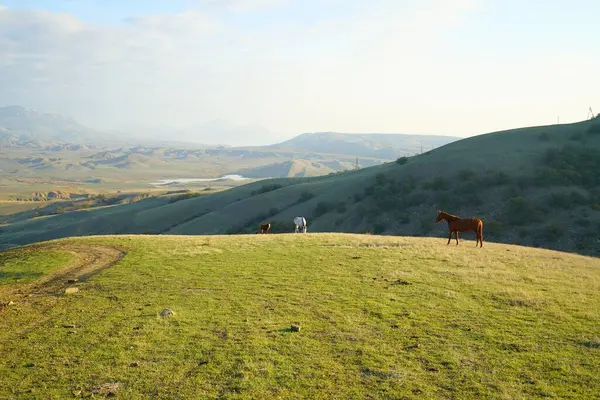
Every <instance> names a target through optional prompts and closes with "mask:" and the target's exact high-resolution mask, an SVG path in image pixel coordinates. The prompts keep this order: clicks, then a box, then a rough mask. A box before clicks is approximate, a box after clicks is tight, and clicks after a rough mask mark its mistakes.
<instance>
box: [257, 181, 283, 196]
mask: <svg viewBox="0 0 600 400" xmlns="http://www.w3.org/2000/svg"><path fill="white" fill-rule="evenodd" d="M282 187H283V185H280V184H278V183H272V184H269V185H263V186H261V187H260V189H257V190H253V191H252V192H251V193H250V196H256V195H259V194H262V193H267V192H272V191H273V190H277V189H281V188H282Z"/></svg>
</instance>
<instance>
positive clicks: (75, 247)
mask: <svg viewBox="0 0 600 400" xmlns="http://www.w3.org/2000/svg"><path fill="white" fill-rule="evenodd" d="M17 251H23V250H17ZM25 251H65V252H69V253H72V254H73V255H74V259H73V261H72V262H71V263H69V264H68V265H66V266H64V267H61V268H59V269H57V270H55V271H53V272H51V273H50V274H48V275H46V276H44V277H42V278H40V279H38V280H35V281H33V282H31V283H27V284H24V285H16V286H13V285H6V286H5V287H4V288H3V287H0V297H1V299H2V300H4V299H8V301H7V302H10V301H13V302H14V303H15V304H19V303H20V304H23V303H24V302H28V300H29V299H33V298H35V297H39V296H40V295H41V296H52V297H56V296H57V295H59V294H62V293H64V292H65V289H66V288H67V287H69V286H75V285H76V284H77V283H79V282H85V281H86V280H87V279H89V278H90V277H91V276H92V275H94V274H97V273H98V272H100V271H103V270H104V269H106V268H109V267H111V266H112V265H114V264H116V263H117V262H119V261H120V260H122V259H123V257H125V255H126V254H127V253H126V252H125V251H123V250H121V249H118V248H115V247H110V246H103V245H97V244H78V243H59V244H52V245H44V244H42V245H33V246H27V248H26V250H25ZM7 307H8V305H7V304H6V303H5V304H0V312H2V311H3V309H6V308H7Z"/></svg>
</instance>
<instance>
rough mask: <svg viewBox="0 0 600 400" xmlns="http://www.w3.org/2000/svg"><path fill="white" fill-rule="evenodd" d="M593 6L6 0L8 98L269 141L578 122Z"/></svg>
mask: <svg viewBox="0 0 600 400" xmlns="http://www.w3.org/2000/svg"><path fill="white" fill-rule="evenodd" d="M538 3H539V4H538ZM599 13H600V4H598V3H596V2H593V1H583V0H580V1H569V2H567V1H550V2H535V1H534V2H528V3H527V4H524V3H522V2H518V1H516V0H505V1H502V2H500V1H491V0H488V1H486V0H423V1H418V2H417V1H400V0H396V1H392V0H372V1H365V2H362V3H361V2H354V3H352V4H348V2H344V1H342V0H321V1H316V0H304V1H292V0H222V1H218V2H217V1H215V0H172V1H164V0H145V1H141V0H132V1H129V2H127V3H125V2H120V1H100V0H89V1H81V2H75V1H69V0H54V1H51V0H0V87H2V88H3V90H2V91H1V92H0V105H1V106H4V105H7V106H8V105H21V106H23V107H26V108H34V109H38V110H40V111H44V112H51V113H57V114H62V115H68V116H71V117H73V118H74V119H75V120H77V121H78V122H81V123H82V124H84V125H87V126H89V127H92V128H96V129H98V130H105V131H106V130H111V131H115V130H124V129H128V127H129V128H130V127H132V126H140V127H153V126H157V127H158V126H168V127H173V128H177V129H182V128H188V127H193V126H196V125H201V124H206V123H207V122H210V121H216V120H217V121H218V120H223V121H227V122H228V123H231V124H233V125H238V126H250V125H256V126H261V127H264V128H266V129H267V130H268V131H269V132H268V133H265V135H267V136H268V137H265V138H264V139H265V140H267V141H273V142H274V141H277V140H282V139H287V138H291V137H292V136H295V135H298V134H300V133H303V132H325V131H334V132H349V133H370V132H373V133H408V134H411V133H412V134H431V135H444V136H459V137H469V136H473V135H477V134H482V133H487V132H494V131H499V130H503V129H511V128H517V127H524V126H533V125H547V124H552V123H556V121H557V118H559V117H560V122H561V123H567V122H575V121H580V120H583V119H585V117H586V114H587V111H588V107H590V106H592V107H593V108H594V111H596V112H598V111H600V104H598V103H594V101H595V100H596V99H598V93H600V75H598V73H597V71H598V70H600V54H599V53H598V52H594V51H593V49H594V48H595V46H597V43H595V39H596V36H597V35H596V36H595V35H593V33H594V32H596V31H597V30H598V29H597V28H596V23H597V21H595V17H594V16H595V15H598V14H599ZM242 139H246V138H243V137H240V138H239V140H240V141H241V140H242Z"/></svg>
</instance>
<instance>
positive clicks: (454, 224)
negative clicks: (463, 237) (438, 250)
mask: <svg viewBox="0 0 600 400" xmlns="http://www.w3.org/2000/svg"><path fill="white" fill-rule="evenodd" d="M443 219H445V220H446V222H448V230H449V231H450V236H448V243H446V246H447V245H449V244H450V240H452V234H453V233H454V234H455V235H456V245H457V246H458V232H469V231H473V232H475V235H477V242H476V243H475V247H477V245H479V244H481V247H483V221H481V220H480V219H479V218H476V217H473V218H459V217H457V216H456V215H452V214H448V213H446V212H443V211H441V210H438V216H437V218H436V220H435V222H440V221H441V220H443Z"/></svg>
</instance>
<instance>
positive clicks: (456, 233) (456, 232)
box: [454, 231, 458, 246]
mask: <svg viewBox="0 0 600 400" xmlns="http://www.w3.org/2000/svg"><path fill="white" fill-rule="evenodd" d="M454 234H455V235H456V245H457V246H458V231H455V232H454Z"/></svg>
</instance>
